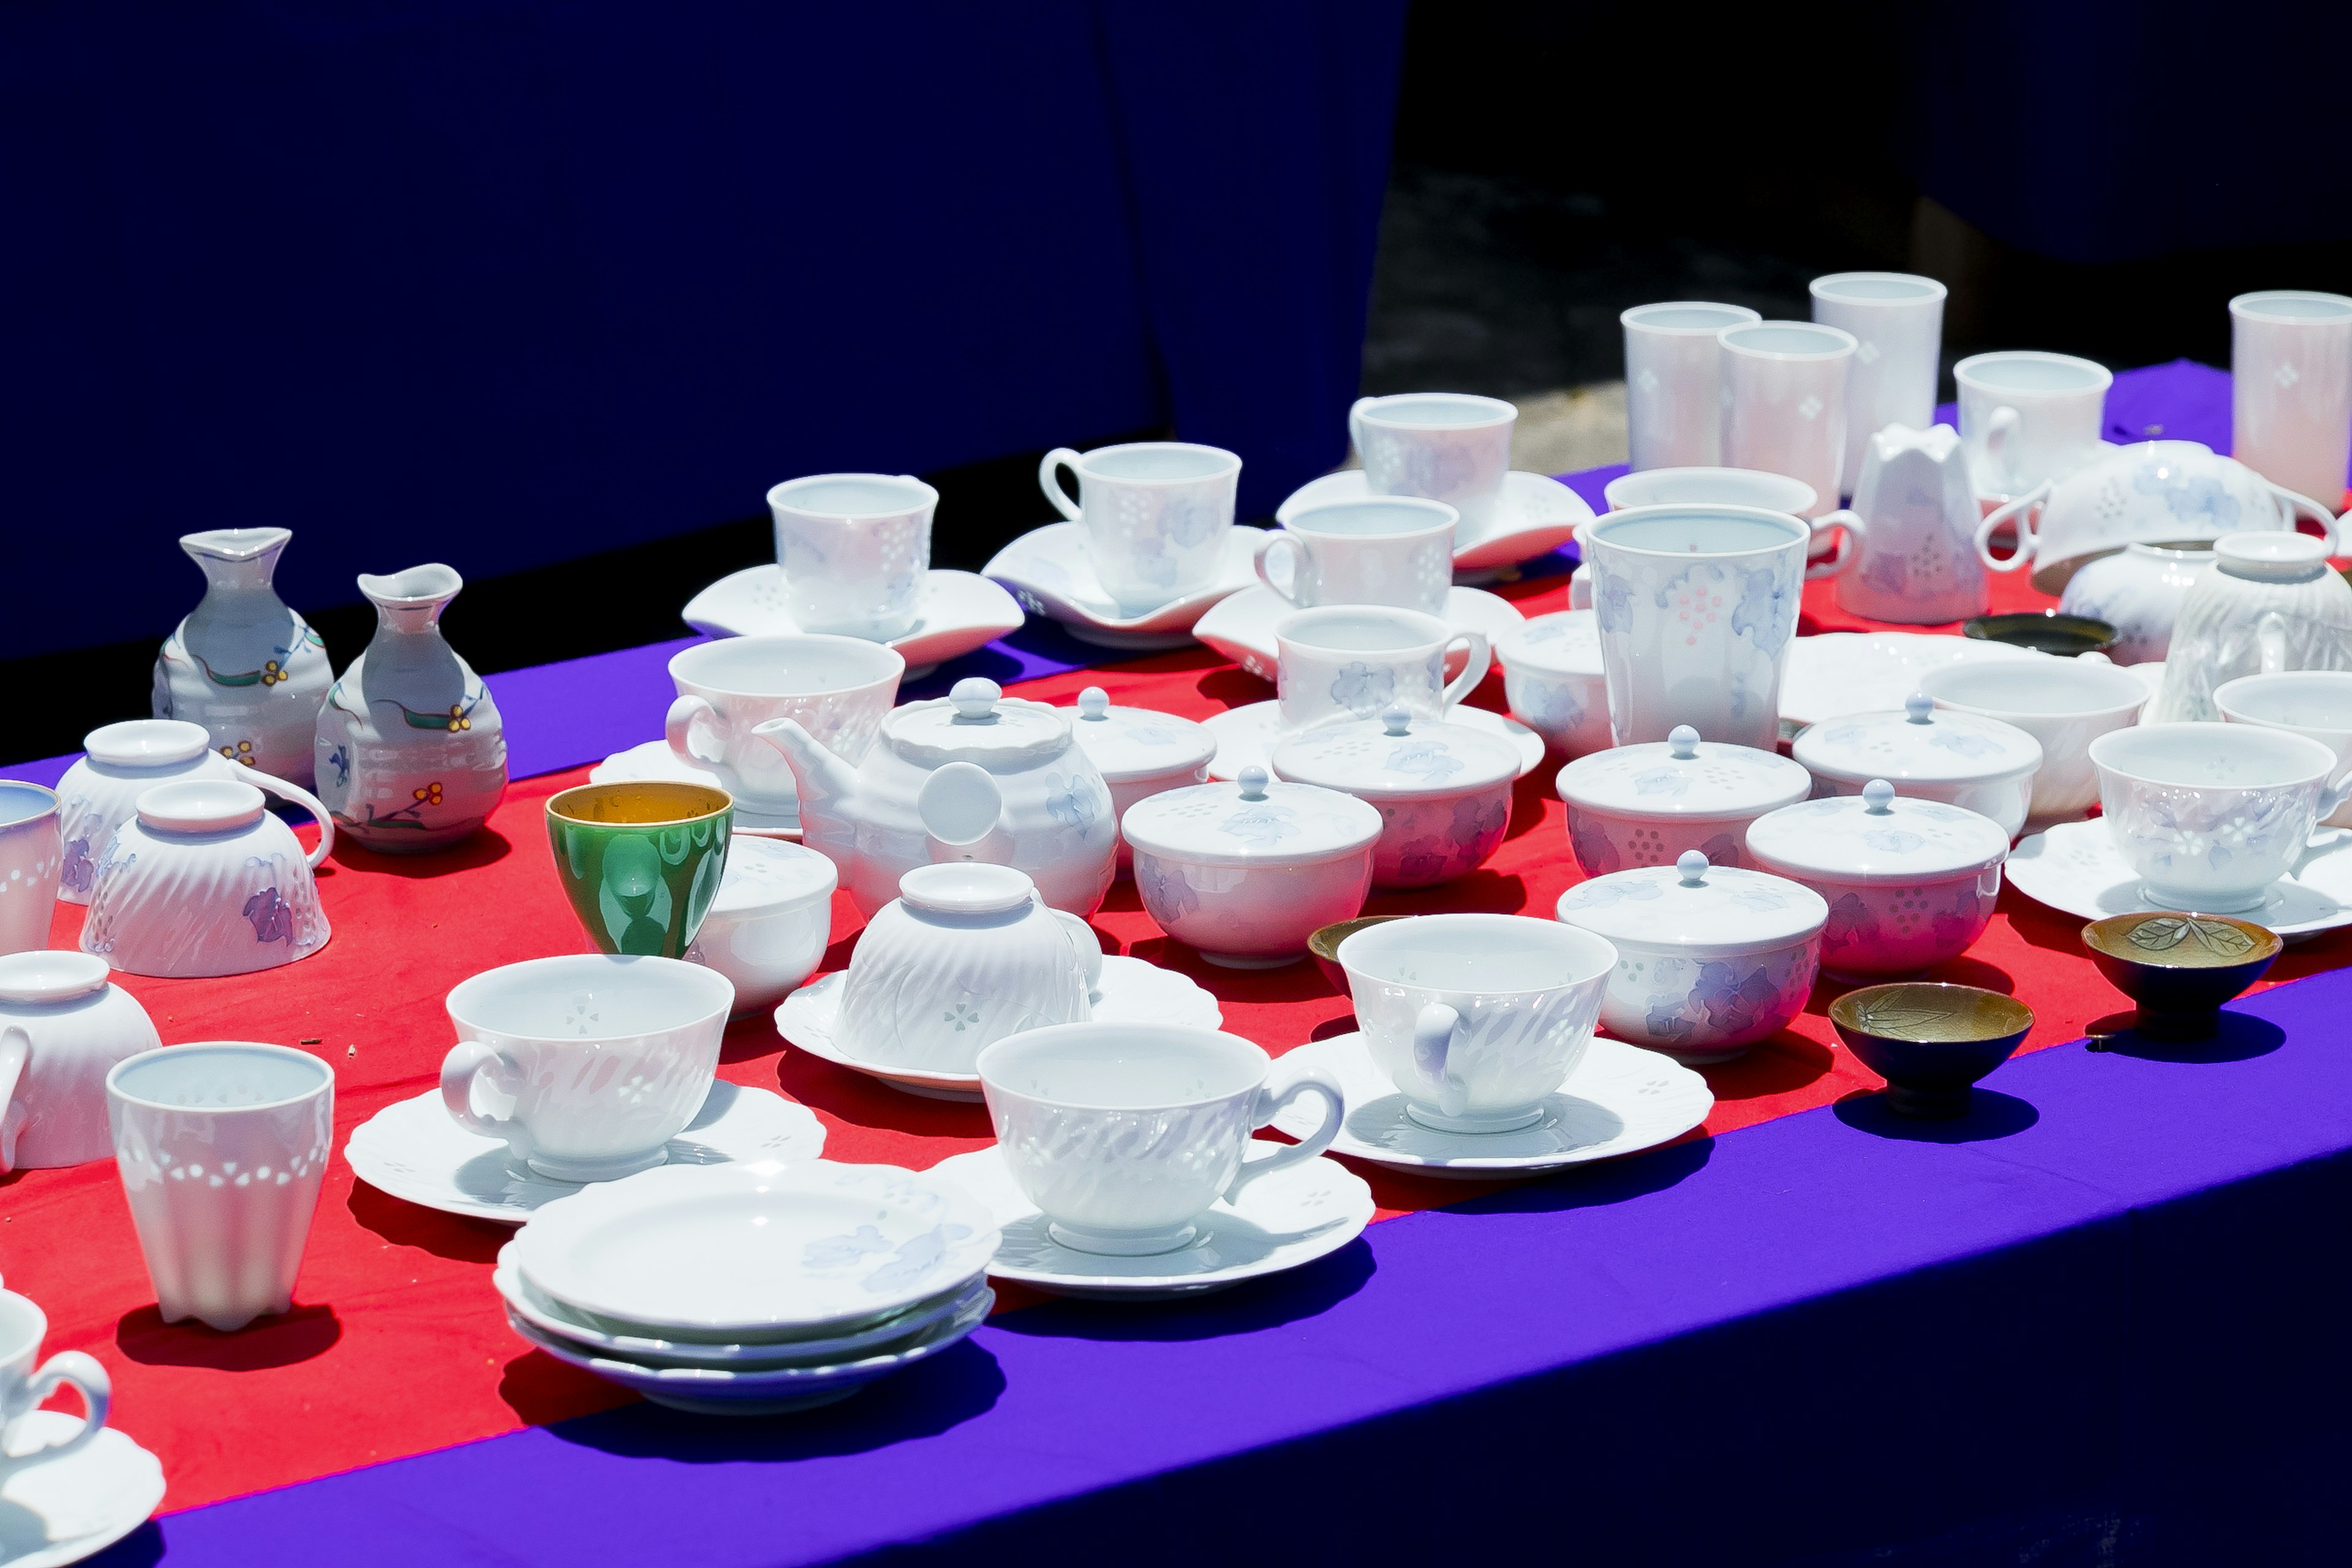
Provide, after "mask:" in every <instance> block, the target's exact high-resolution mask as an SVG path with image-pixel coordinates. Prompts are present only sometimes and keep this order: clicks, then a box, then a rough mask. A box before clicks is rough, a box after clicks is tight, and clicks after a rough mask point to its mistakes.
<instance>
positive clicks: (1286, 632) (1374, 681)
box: [1274, 605, 1492, 731]
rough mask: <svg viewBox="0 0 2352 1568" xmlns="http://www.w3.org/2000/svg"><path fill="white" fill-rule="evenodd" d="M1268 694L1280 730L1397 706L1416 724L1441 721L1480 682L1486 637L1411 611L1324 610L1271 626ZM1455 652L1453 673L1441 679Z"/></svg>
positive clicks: (1286, 618)
mask: <svg viewBox="0 0 2352 1568" xmlns="http://www.w3.org/2000/svg"><path fill="white" fill-rule="evenodd" d="M1274 642H1275V649H1276V660H1277V666H1276V683H1275V684H1276V700H1277V701H1278V702H1279V703H1280V712H1281V720H1282V728H1283V729H1284V730H1286V731H1289V730H1303V729H1306V728H1307V726H1309V725H1312V724H1320V723H1323V722H1325V721H1328V720H1333V719H1370V718H1373V717H1375V716H1376V715H1378V714H1380V713H1381V712H1383V711H1385V710H1387V709H1388V707H1389V705H1390V704H1391V703H1394V702H1401V703H1402V704H1403V705H1404V709H1405V711H1406V712H1407V713H1409V714H1411V715H1412V717H1414V718H1416V719H1443V718H1444V717H1445V714H1446V710H1448V709H1450V708H1452V707H1453V706H1454V704H1455V703H1457V702H1459V701H1461V700H1463V699H1464V698H1465V697H1467V696H1469V695H1470V693H1471V692H1472V691H1474V690H1475V689H1477V685H1478V683H1479V682H1480V681H1482V680H1484V679H1486V670H1487V668H1488V666H1489V663H1490V660H1491V658H1492V654H1491V650H1490V649H1489V648H1488V647H1487V642H1486V633H1484V632H1480V631H1473V630H1470V629H1468V628H1465V627H1455V626H1448V625H1446V624H1445V623H1444V621H1442V620H1439V619H1438V618H1437V617H1436V616H1428V615H1423V614H1422V613H1421V612H1420V611H1418V610H1399V609H1393V608H1389V607H1384V606H1372V605H1365V606H1360V607H1359V606H1354V605H1348V606H1327V607H1325V608H1322V609H1314V610H1301V611H1299V612H1298V613H1297V615H1294V616H1284V617H1283V618H1282V619H1281V620H1280V621H1278V622H1276V625H1275V628H1274ZM1457 646H1459V647H1462V648H1463V649H1464V650H1465V655H1466V657H1465V658H1464V660H1463V665H1462V669H1461V672H1460V673H1459V674H1457V675H1455V676H1454V679H1451V680H1448V679H1446V678H1445V665H1446V662H1447V660H1446V656H1447V655H1448V654H1450V653H1452V652H1453V651H1454V648H1455V647H1457Z"/></svg>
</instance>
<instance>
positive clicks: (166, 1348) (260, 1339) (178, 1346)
mask: <svg viewBox="0 0 2352 1568" xmlns="http://www.w3.org/2000/svg"><path fill="white" fill-rule="evenodd" d="M342 1337H343V1324H342V1320H341V1319H340V1318H338V1317H336V1316H335V1310H334V1308H332V1307H331V1306H328V1305H327V1304H326V1303H325V1302H323V1301H321V1302H314V1303H312V1304H311V1305H310V1306H307V1307H297V1308H295V1309H294V1310H292V1311H290V1312H284V1313H281V1314H279V1315H278V1316H277V1317H274V1318H256V1319H255V1320H254V1321H252V1322H250V1323H248V1324H247V1325H246V1326H245V1327H244V1328H242V1329H239V1330H238V1331H236V1332H235V1333H233V1334H225V1333H222V1332H221V1331H218V1330H217V1329H209V1328H206V1327H205V1325H204V1324H202V1323H199V1322H194V1321H190V1322H184V1323H166V1322H165V1321H163V1313H162V1312H161V1311H159V1310H157V1309H156V1308H154V1307H153V1306H146V1307H142V1308H140V1309H139V1310H136V1311H133V1312H125V1313H124V1314H123V1315H122V1316H121V1319H119V1320H118V1321H116V1323H115V1325H114V1345H115V1348H116V1349H117V1350H119V1351H121V1352H122V1353H123V1354H124V1355H126V1356H128V1357H130V1358H131V1360H132V1361H135V1362H141V1363H144V1364H146V1365H148V1366H209V1367H213V1368H215V1369H217V1370H219V1371H221V1372H257V1371H259V1370H260V1369H262V1368H264V1367H272V1366H292V1365H293V1364H295V1363H297V1362H305V1361H309V1360H310V1359H311V1358H312V1357H313V1356H321V1355H324V1354H326V1353H327V1352H328V1351H330V1350H331V1349H333V1348H334V1344H335V1342H336V1341H337V1340H340V1339H341V1338H342Z"/></svg>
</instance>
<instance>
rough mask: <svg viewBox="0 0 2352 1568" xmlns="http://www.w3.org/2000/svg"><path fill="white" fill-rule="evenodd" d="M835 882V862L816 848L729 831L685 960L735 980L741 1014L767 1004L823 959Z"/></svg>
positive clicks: (830, 930)
mask: <svg viewBox="0 0 2352 1568" xmlns="http://www.w3.org/2000/svg"><path fill="white" fill-rule="evenodd" d="M840 880H841V877H840V873H839V872H837V871H835V869H834V867H833V862H832V861H830V860H828V859H826V858H824V856H822V855H820V854H818V853H817V852H816V851H815V850H814V849H810V848H807V847H803V846H802V845H798V844H789V843H786V842H785V841H784V840H782V839H781V838H760V837H754V836H752V835H751V834H748V833H742V834H737V835H735V836H734V837H732V838H730V840H729V841H728V846H727V869H726V871H725V872H724V874H722V875H721V876H720V878H719V891H718V893H717V894H716V895H715V896H714V897H713V898H712V899H711V900H710V910H709V913H707V914H705V915H704V916H703V917H702V929H701V930H700V931H697V932H696V933H695V937H694V945H693V946H691V947H689V948H688V949H687V950H686V958H687V961H688V963H699V964H701V965H703V966H704V967H706V968H709V969H715V970H717V971H718V972H719V973H721V974H723V975H725V976H727V978H728V979H730V980H731V981H733V982H734V983H735V1012H736V1013H737V1014H738V1015H739V1016H740V1015H741V1014H745V1013H750V1012H753V1011H758V1010H764V1009H767V1008H771V1007H773V1006H774V1005H776V1004H777V1003H779V1002H781V1001H782V1000H783V999H784V997H785V996H786V995H787V994H789V993H790V992H791V991H792V990H793V988H794V987H795V986H797V985H799V984H801V983H802V982H803V981H805V980H806V979H807V978H808V977H809V976H810V975H812V974H814V973H816V966H817V965H818V963H821V962H823V960H824V949H825V939H826V938H827V937H829V936H831V935H832V934H833V890H834V889H835V886H836V885H837V884H838V883H839V882H840Z"/></svg>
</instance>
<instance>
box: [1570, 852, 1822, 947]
mask: <svg viewBox="0 0 2352 1568" xmlns="http://www.w3.org/2000/svg"><path fill="white" fill-rule="evenodd" d="M1559 918H1560V919H1561V920H1563V921H1567V922H1568V923H1569V924H1570V925H1575V926H1582V927H1583V928H1584V929H1585V930H1586V931H1592V932H1594V933H1595V934H1597V935H1600V936H1605V937H1607V938H1609V939H1610V940H1611V941H1612V942H1633V943H1637V944H1639V945H1641V946H1644V947H1670V948H1683V949H1692V950H1697V951H1703V952H1747V951H1748V950H1751V949H1755V948H1764V947H1785V946H1787V945H1788V944H1789V943H1790V942H1802V941H1803V940H1804V939H1805V938H1807V937H1809V936H1811V935H1812V934H1813V933H1814V932H1815V931H1819V930H1821V929H1822V926H1823V925H1824V924H1825V923H1827V921H1828V920H1829V918H1830V906H1829V902H1828V900H1825V899H1823V898H1822V896H1821V895H1820V894H1819V893H1816V892H1815V891H1813V890H1812V889H1811V888H1808V887H1805V886H1804V885H1803V884H1801V883H1798V882H1791V881H1790V880H1789V879H1787V878H1785V877H1774V876H1771V875H1769V874H1768V873H1765V872H1762V871H1743V870H1738V869H1737V868H1733V867H1729V866H1710V865H1708V864H1707V863H1706V856H1704V855H1702V854H1700V853H1699V852H1698V851H1697V850H1696V849H1686V850H1685V851H1684V852H1683V855H1682V858H1680V859H1679V860H1677V861H1675V863H1674V864H1673V865H1671V866H1641V867H1636V868H1634V869H1633V870H1630V871H1612V872H1611V873H1610V874H1609V875H1607V876H1605V877H1595V878H1593V879H1591V880H1590V881H1585V882H1580V883H1578V884H1577V885H1576V886H1575V887H1573V888H1570V889H1569V890H1568V891H1567V892H1565V893H1562V894H1561V895H1560V896H1559Z"/></svg>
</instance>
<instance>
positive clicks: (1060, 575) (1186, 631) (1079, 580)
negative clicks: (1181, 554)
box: [981, 522, 1269, 651]
mask: <svg viewBox="0 0 2352 1568" xmlns="http://www.w3.org/2000/svg"><path fill="white" fill-rule="evenodd" d="M1268 537H1269V535H1268V534H1267V532H1266V531H1265V530H1264V529H1262V528H1246V527H1244V528H1236V529H1234V531H1233V532H1232V534H1231V535H1229V536H1228V537H1227V540H1226V542H1225V569H1224V571H1223V573H1221V574H1219V575H1218V578H1217V581H1216V582H1215V583H1214V584H1211V585H1210V586H1208V587H1206V588H1203V589H1202V590H1201V591H1200V592H1199V593H1197V594H1187V595H1184V596H1183V597H1182V598H1181V599H1171V600H1170V601H1169V602H1168V603H1167V604H1164V605H1160V607H1159V608H1158V609H1156V610H1150V611H1148V612H1146V613H1145V614H1143V615H1139V616H1125V615H1121V614H1120V613H1119V608H1118V604H1117V603H1116V602H1114V601H1113V600H1112V598H1111V597H1110V595H1108V594H1106V593H1104V592H1103V590H1102V584H1100V583H1098V582H1097V581H1096V580H1095V574H1094V570H1093V568H1092V567H1090V566H1088V565H1087V545H1086V529H1085V527H1084V525H1082V524H1079V523H1075V522H1053V523H1047V524H1046V525H1045V527H1043V528H1037V529H1032V530H1030V531H1028V532H1027V533H1024V534H1023V535H1022V536H1021V537H1020V538H1018V539H1016V540H1014V541H1013V542H1012V543H1010V544H1008V545H1006V546H1005V547H1004V548H1003V549H1002V550H1000V551H998V552H996V554H995V556H994V557H993V558H992V560H991V561H990V562H989V563H988V564H987V565H986V566H984V567H982V569H981V570H982V575H983V576H987V577H992V578H993V579H995V580H996V581H997V582H999V583H1001V584H1003V585H1004V586H1005V587H1007V588H1009V589H1011V590H1012V591H1013V598H1015V599H1017V600H1019V601H1020V603H1021V607H1022V608H1024V609H1025V610H1027V611H1028V612H1029V613H1030V614H1032V615H1036V616H1052V617H1053V618H1054V619H1055V620H1057V621H1059V622H1061V623H1062V625H1063V626H1065V627H1066V628H1067V629H1068V631H1069V634H1070V635H1071V636H1072V637H1076V638H1077V639H1078V640H1079V641H1080V642H1087V643H1093V644H1094V645H1095V646H1096V647H1116V648H1130V649H1136V650H1139V651H1140V650H1150V649H1153V648H1169V647H1188V646H1190V645H1191V643H1192V623H1193V622H1195V621H1197V620H1199V619H1200V618H1201V616H1202V615H1203V614H1204V613H1206V612H1207V610H1208V609H1209V607H1210V606H1211V605H1214V604H1215V603H1216V602H1217V601H1218V600H1220V599H1223V598H1226V597H1228V596H1230V595H1234V594H1238V593H1240V592H1241V591H1242V590H1243V589H1244V588H1247V587H1250V586H1252V585H1254V584H1255V583H1256V582H1257V557H1258V552H1260V551H1262V550H1264V549H1265V542H1266V540H1267V538H1268Z"/></svg>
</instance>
